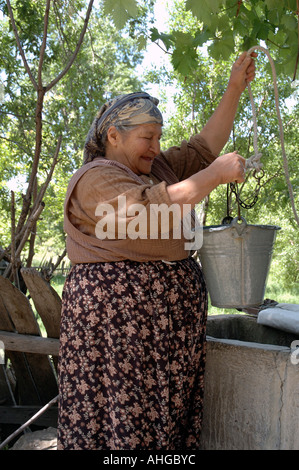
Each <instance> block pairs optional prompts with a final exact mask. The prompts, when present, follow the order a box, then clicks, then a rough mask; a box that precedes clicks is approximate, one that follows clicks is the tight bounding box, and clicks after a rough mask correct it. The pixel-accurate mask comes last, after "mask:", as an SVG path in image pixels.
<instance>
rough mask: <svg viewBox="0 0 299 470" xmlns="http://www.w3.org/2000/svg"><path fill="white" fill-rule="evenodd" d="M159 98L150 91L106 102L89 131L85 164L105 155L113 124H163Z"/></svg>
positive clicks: (85, 149)
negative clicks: (106, 143) (108, 136)
mask: <svg viewBox="0 0 299 470" xmlns="http://www.w3.org/2000/svg"><path fill="white" fill-rule="evenodd" d="M158 103H159V100H158V99H157V98H153V97H152V96H150V95H149V94H148V93H143V92H138V93H129V94H128V95H120V96H117V97H116V98H114V99H112V100H110V101H108V102H107V103H105V104H104V105H103V106H102V107H101V108H100V110H99V112H98V114H97V115H96V117H95V119H94V121H93V123H92V126H91V128H90V130H89V132H88V135H87V138H86V141H85V145H84V154H83V164H85V163H88V162H90V161H92V160H93V159H94V158H95V157H103V156H105V145H104V142H105V140H106V136H107V132H108V129H109V128H110V127H111V126H116V127H117V126H137V125H139V124H153V123H157V124H161V125H163V118H162V114H161V112H160V111H159V109H158V108H157V104H158Z"/></svg>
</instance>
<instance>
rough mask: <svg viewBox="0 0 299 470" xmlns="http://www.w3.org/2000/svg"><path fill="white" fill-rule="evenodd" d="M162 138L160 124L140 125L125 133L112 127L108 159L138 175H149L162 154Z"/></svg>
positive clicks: (109, 135) (109, 133)
mask: <svg viewBox="0 0 299 470" xmlns="http://www.w3.org/2000/svg"><path fill="white" fill-rule="evenodd" d="M161 136H162V126H161V125H160V124H140V125H139V126H137V127H136V128H135V129H133V130H131V131H129V132H125V133H120V132H118V131H117V130H116V129H115V127H114V128H113V127H112V128H110V129H109V131H108V143H109V144H108V146H107V152H106V157H107V158H109V159H111V160H116V161H118V162H120V163H123V164H124V165H126V166H127V167H129V168H130V169H131V170H132V171H134V173H136V174H137V175H141V174H148V173H150V171H151V167H152V163H153V161H154V158H155V157H156V156H157V155H158V154H159V153H160V139H161Z"/></svg>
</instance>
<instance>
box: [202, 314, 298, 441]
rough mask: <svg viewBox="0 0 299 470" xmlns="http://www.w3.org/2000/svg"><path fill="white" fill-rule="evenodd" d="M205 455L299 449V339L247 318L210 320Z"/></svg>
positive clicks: (203, 431) (232, 316)
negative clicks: (296, 350)
mask: <svg viewBox="0 0 299 470" xmlns="http://www.w3.org/2000/svg"><path fill="white" fill-rule="evenodd" d="M207 335H208V344H207V364H206V386H205V402H204V418H203V429H202V448H203V449H204V450H278V449H284V450H294V449H296V450H297V449H299V364H294V363H292V362H291V349H290V348H291V343H292V341H294V340H298V339H299V337H298V336H295V335H292V334H289V333H285V332H282V331H279V330H276V329H274V328H270V327H266V326H263V325H260V324H258V323H257V321H256V318H255V317H250V316H248V315H242V314H232V315H211V316H209V317H208V323H207Z"/></svg>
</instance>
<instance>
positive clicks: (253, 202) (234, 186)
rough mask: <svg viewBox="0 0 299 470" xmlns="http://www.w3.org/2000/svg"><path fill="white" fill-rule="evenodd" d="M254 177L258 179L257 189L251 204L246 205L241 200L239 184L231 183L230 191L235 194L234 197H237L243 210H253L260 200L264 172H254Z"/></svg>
mask: <svg viewBox="0 0 299 470" xmlns="http://www.w3.org/2000/svg"><path fill="white" fill-rule="evenodd" d="M257 173H258V174H257ZM252 176H253V177H254V178H255V179H256V181H257V183H256V188H255V190H254V196H253V200H252V201H251V202H250V203H246V202H245V201H242V199H241V198H240V194H239V189H238V185H237V183H230V189H231V191H232V192H233V193H234V195H235V196H236V200H237V203H238V205H239V206H241V207H243V209H251V208H252V207H253V206H254V205H255V204H256V202H257V200H258V196H259V192H260V189H261V179H262V178H263V176H264V170H259V172H257V171H256V170H255V171H254V172H253V174H252Z"/></svg>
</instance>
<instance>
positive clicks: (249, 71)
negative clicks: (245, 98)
mask: <svg viewBox="0 0 299 470" xmlns="http://www.w3.org/2000/svg"><path fill="white" fill-rule="evenodd" d="M255 57H257V53H256V52H252V53H251V54H250V56H248V55H247V52H243V54H241V55H240V57H239V58H238V59H237V60H236V62H235V63H234V65H233V67H232V71H231V76H230V79H229V83H228V86H229V87H234V88H236V89H237V90H239V91H240V92H241V93H242V92H243V91H244V90H245V88H246V87H247V85H248V83H250V82H252V80H253V79H254V77H255V63H254V58H255Z"/></svg>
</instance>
